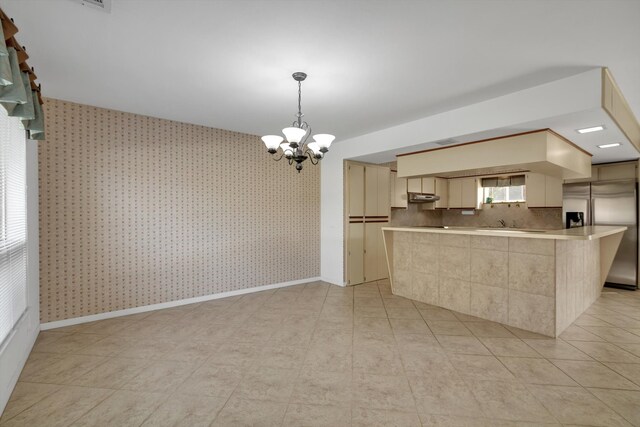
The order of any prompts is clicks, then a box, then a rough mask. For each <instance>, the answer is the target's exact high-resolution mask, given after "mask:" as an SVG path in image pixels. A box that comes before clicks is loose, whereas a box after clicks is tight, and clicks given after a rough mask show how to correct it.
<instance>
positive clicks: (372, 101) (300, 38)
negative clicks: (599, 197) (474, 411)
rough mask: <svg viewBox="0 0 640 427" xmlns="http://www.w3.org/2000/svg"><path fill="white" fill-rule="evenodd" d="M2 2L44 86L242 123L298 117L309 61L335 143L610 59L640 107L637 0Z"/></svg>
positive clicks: (310, 101) (66, 94)
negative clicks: (301, 77) (103, 5)
mask: <svg viewBox="0 0 640 427" xmlns="http://www.w3.org/2000/svg"><path fill="white" fill-rule="evenodd" d="M0 5H1V6H2V8H3V9H4V10H5V11H6V12H7V14H8V15H9V16H11V17H13V18H14V19H15V22H16V24H17V25H18V27H19V28H20V30H21V31H20V33H18V36H17V38H18V40H19V42H20V43H21V44H24V45H25V46H26V47H27V50H28V53H29V54H30V55H31V58H30V59H29V64H30V65H32V66H34V67H35V69H36V74H37V75H38V80H39V81H40V82H41V83H42V86H43V94H44V95H45V96H47V97H53V98H58V99H64V100H69V101H74V102H79V103H83V104H90V105H95V106H99V107H105V108H112V109H116V110H122V111H127V112H133V113H138V114H144V115H149V116H155V117H161V118H166V119H173V120H178V121H183V122H189V123H196V124H201V125H206V126H212V127H217V128H223V129H229V130H235V131H239V132H246V133H251V134H258V135H261V134H266V133H277V132H278V131H279V130H280V129H281V128H282V127H285V126H287V125H288V123H290V122H291V121H293V120H294V113H295V112H296V101H297V99H296V95H297V94H296V91H297V88H296V84H295V82H294V81H293V80H292V79H291V77H290V75H291V73H292V72H294V71H299V70H300V71H305V72H307V73H308V74H309V78H308V79H307V81H305V82H304V83H303V88H302V89H303V93H302V94H303V98H302V106H303V112H305V113H306V117H305V118H306V119H307V121H308V122H309V123H310V125H311V126H312V127H313V128H314V131H315V132H318V133H325V132H326V133H333V134H335V135H336V136H337V140H336V141H338V142H339V141H340V140H341V139H342V140H344V139H347V138H350V137H354V136H357V135H363V134H366V133H369V132H372V131H375V130H379V129H383V128H387V127H389V126H393V125H397V124H400V123H404V122H408V121H411V120H415V119H418V118H421V117H425V116H428V115H431V114H435V113H437V112H442V111H446V110H450V109H452V108H457V107H461V106H464V105H468V104H471V103H474V102H478V101H481V100H484V99H489V98H493V97H497V96H500V95H504V94H507V93H510V92H514V91H517V90H521V89H524V88H527V87H532V86H535V85H538V84H541V83H545V82H548V81H551V80H555V79H558V78H562V77H566V76H569V75H573V74H577V73H579V72H582V71H585V70H588V69H591V68H594V67H600V66H608V67H609V68H610V70H611V72H612V74H613V75H614V77H615V79H616V81H617V83H618V85H619V86H620V88H621V90H622V92H623V93H624V95H625V96H626V98H627V100H628V102H629V104H630V105H631V108H632V109H633V111H634V112H635V115H636V116H640V77H639V76H640V49H638V41H640V25H638V22H640V1H635V0H633V1H627V0H621V1H617V0H607V1H591V0H575V1H569V0H558V1H554V2H547V1H526V0H523V1H517V2H513V1H483V0H476V1H455V0H448V1H439V0H434V1H402V0H388V1H368V0H365V1H332V0H324V1H312V0H307V1H304V2H293V1H253V0H250V1H242V0H229V1H191V0H179V1H178V0H174V1H167V0H165V1H152V0H147V1H145V0H113V1H112V9H111V12H110V13H106V12H103V11H100V10H97V9H94V8H92V7H88V6H83V5H81V4H80V3H79V2H78V1H72V0H30V1H24V0H2V1H0ZM544 127H548V126H544ZM635 156H636V157H637V153H636V155H635Z"/></svg>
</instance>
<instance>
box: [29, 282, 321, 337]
mask: <svg viewBox="0 0 640 427" xmlns="http://www.w3.org/2000/svg"><path fill="white" fill-rule="evenodd" d="M319 280H322V279H321V278H320V277H310V278H308V279H300V280H292V281H290V282H282V283H274V284H271V285H264V286H256V287H253V288H247V289H238V290H236V291H229V292H221V293H218V294H211V295H204V296H201V297H194V298H186V299H181V300H177V301H169V302H162V303H159V304H151V305H144V306H141V307H133V308H126V309H124V310H116V311H108V312H106V313H98V314H92V315H90V316H82V317H74V318H71V319H64V320H56V321H55V322H47V323H41V324H40V330H42V331H46V330H48V329H55V328H62V327H65V326H72V325H79V324H81V323H88V322H95V321H96V320H104V319H112V318H114V317H121V316H128V315H130V314H136V313H144V312H147V311H154V310H160V309H163V308H171V307H178V306H181V305H187V304H195V303H197V302H203V301H210V300H214V299H220V298H227V297H232V296H236V295H244V294H251V293H254V292H260V291H267V290H269V289H277V288H286V287H287V286H294V285H301V284H303V283H309V282H317V281H319Z"/></svg>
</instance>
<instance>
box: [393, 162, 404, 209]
mask: <svg viewBox="0 0 640 427" xmlns="http://www.w3.org/2000/svg"><path fill="white" fill-rule="evenodd" d="M389 176H390V177H391V179H390V185H389V187H390V189H391V207H392V208H405V209H406V208H407V207H408V200H407V178H398V174H397V173H396V172H395V171H391V172H390V175H389Z"/></svg>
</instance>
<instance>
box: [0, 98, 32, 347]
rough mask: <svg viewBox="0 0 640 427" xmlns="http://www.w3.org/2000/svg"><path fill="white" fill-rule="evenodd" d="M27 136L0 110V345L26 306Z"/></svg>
mask: <svg viewBox="0 0 640 427" xmlns="http://www.w3.org/2000/svg"><path fill="white" fill-rule="evenodd" d="M26 162H27V159H26V133H25V130H24V127H23V125H22V123H21V121H20V119H19V118H18V117H9V116H8V114H7V112H6V111H5V109H4V108H0V204H1V205H0V343H2V342H4V340H5V339H6V338H7V336H8V335H9V334H10V333H11V330H12V329H13V327H14V325H15V324H16V322H17V321H18V319H20V316H22V313H24V311H25V310H26V306H27V221H26Z"/></svg>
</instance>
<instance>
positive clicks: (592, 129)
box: [578, 125, 604, 133]
mask: <svg viewBox="0 0 640 427" xmlns="http://www.w3.org/2000/svg"><path fill="white" fill-rule="evenodd" d="M601 130H604V126H602V125H600V126H593V127H590V128H584V129H578V133H589V132H598V131H601Z"/></svg>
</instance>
